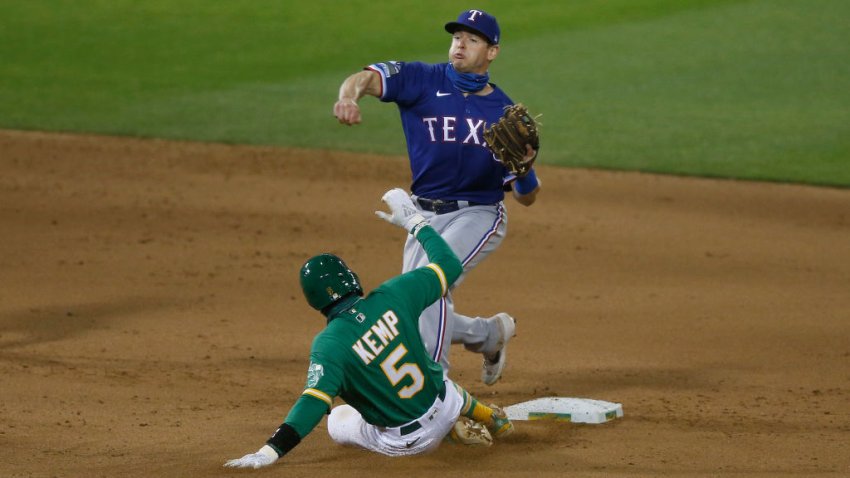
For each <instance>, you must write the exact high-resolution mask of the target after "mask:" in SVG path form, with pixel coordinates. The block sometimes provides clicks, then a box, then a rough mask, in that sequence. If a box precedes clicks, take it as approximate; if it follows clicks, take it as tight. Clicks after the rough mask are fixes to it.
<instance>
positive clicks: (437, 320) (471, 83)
mask: <svg viewBox="0 0 850 478" xmlns="http://www.w3.org/2000/svg"><path fill="white" fill-rule="evenodd" d="M445 29H446V31H448V32H449V33H451V35H452V40H451V46H450V47H449V62H447V63H440V64H426V63H420V62H402V61H385V62H379V63H374V64H371V65H368V66H367V67H366V68H364V70H363V71H360V72H357V73H354V74H353V75H351V76H349V77H348V78H346V79H345V81H344V82H343V83H342V85H341V86H340V90H339V100H338V101H337V102H336V104H335V105H334V115H335V116H336V117H337V119H338V120H339V122H340V123H342V124H345V125H354V124H358V123H360V122H361V115H360V108H359V106H358V104H357V101H358V100H360V98H362V97H363V96H366V95H370V96H375V97H377V98H379V99H380V100H381V101H384V102H394V103H396V105H397V106H398V109H399V112H400V115H401V123H402V126H403V129H404V135H405V138H406V140H407V151H408V156H409V159H410V168H411V172H412V177H413V183H412V185H411V191H412V195H411V197H412V199H413V202H414V204H415V205H416V207H417V208H418V209H419V213H420V214H422V215H423V216H424V217H425V218H426V219H427V220H428V221H429V222H430V224H431V225H432V227H434V229H436V230H437V231H438V232H439V233H440V235H441V236H442V237H443V238H444V239H445V240H446V242H447V243H448V244H449V245H450V247H451V248H452V250H453V251H454V253H455V254H456V255H457V256H458V257H459V258H460V260H461V262H462V264H463V275H462V276H461V278H460V279H459V280H458V281H457V282H456V283H455V287H456V286H457V285H458V284H459V283H460V282H462V281H463V279H464V277H465V276H466V274H467V273H469V271H470V270H472V269H473V268H474V267H475V266H476V265H478V264H479V263H480V262H481V261H482V260H484V258H485V257H487V256H488V255H489V254H490V253H491V252H493V251H495V250H496V249H497V248H498V247H499V245H500V244H501V242H502V240H503V239H504V237H505V234H506V231H507V222H508V217H507V213H506V210H505V207H504V204H503V199H504V196H505V192H506V191H511V193H512V196H513V197H514V198H515V199H516V201H517V202H519V203H520V204H522V205H524V206H530V205H531V204H533V203H534V202H535V199H536V197H537V194H538V192H539V191H540V181H539V179H538V178H537V174H536V172H535V171H534V169H533V168H532V170H531V172H530V173H529V174H528V175H526V176H523V177H522V178H516V177H515V176H513V175H511V174H509V173H508V171H507V170H506V169H505V167H504V166H503V165H502V163H500V162H499V161H498V160H497V159H496V158H495V157H494V155H493V153H492V152H491V151H490V150H489V149H488V148H487V145H486V143H485V141H484V135H483V133H484V130H485V129H486V128H487V127H488V126H489V125H491V124H493V123H495V122H497V121H498V120H499V118H501V116H502V114H503V112H504V108H505V107H506V106H509V105H511V104H513V101H512V100H511V99H510V98H509V97H508V95H507V94H505V92H504V91H502V90H501V89H500V88H499V87H498V86H496V85H495V84H493V83H490V81H489V80H490V79H489V75H488V68H489V65H490V63H491V62H492V61H493V60H495V58H496V57H497V55H498V54H499V42H500V40H501V38H500V36H501V33H500V29H499V24H498V22H497V21H496V18H494V17H493V16H492V15H490V14H488V13H487V12H484V11H482V10H466V11H463V12H461V13H460V15H459V16H458V17H457V20H455V21H452V22H449V23H447V24H446V25H445ZM527 153H528V154H527V156H526V158H525V159H526V160H533V159H534V158H535V157H536V155H537V152H536V151H535V150H533V149H532V148H531V146H528V147H527ZM427 263H428V257H427V254H426V253H425V251H424V249H423V248H422V247H421V245H420V244H419V243H418V242H417V241H416V240H414V239H411V238H408V240H407V242H406V244H405V246H404V261H403V271H404V272H407V271H411V270H415V269H417V268H419V267H422V266H424V265H426V264H427ZM419 328H420V335H421V337H422V340H423V342H424V344H425V347H426V349H427V350H428V351H429V353H430V354H431V357H432V358H433V359H434V360H435V361H437V362H439V363H440V364H441V365H443V369H444V370H445V371H446V372H448V369H449V360H448V353H449V348H450V344H451V343H462V344H464V346H465V347H466V348H467V349H468V350H470V351H473V352H478V353H481V354H483V356H484V365H483V371H482V380H483V381H484V383H486V384H488V385H491V384H493V383H495V382H496V381H497V380H498V379H499V378H500V377H501V375H502V371H503V370H504V367H505V359H506V346H507V343H508V341H509V340H510V339H511V337H513V336H514V335H515V331H516V323H515V320H514V318H513V317H511V316H510V315H509V314H507V313H504V312H502V313H498V314H496V315H495V316H492V317H486V318H485V317H469V316H466V315H462V314H460V313H458V312H456V311H455V308H454V303H453V300H452V296H451V294H447V295H446V296H445V297H443V298H441V299H440V300H439V301H437V302H436V303H434V304H433V305H431V306H430V307H429V308H427V309H426V310H425V311H424V312H423V316H422V320H420V321H419Z"/></svg>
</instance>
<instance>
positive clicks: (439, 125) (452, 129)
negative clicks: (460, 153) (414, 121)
mask: <svg viewBox="0 0 850 478" xmlns="http://www.w3.org/2000/svg"><path fill="white" fill-rule="evenodd" d="M422 122H423V123H425V125H426V127H427V129H428V134H429V138H430V140H431V142H432V143H436V142H437V141H442V142H444V143H455V142H457V141H458V140H459V139H460V138H461V137H463V139H462V140H461V143H463V144H476V145H479V146H482V147H486V146H487V143H486V142H485V141H484V130H485V129H486V128H487V122H486V120H484V119H478V118H463V121H462V122H461V125H462V126H465V128H459V127H458V118H457V117H456V116H442V117H430V118H422ZM464 123H465V125H464ZM458 130H460V131H458ZM458 132H460V134H458Z"/></svg>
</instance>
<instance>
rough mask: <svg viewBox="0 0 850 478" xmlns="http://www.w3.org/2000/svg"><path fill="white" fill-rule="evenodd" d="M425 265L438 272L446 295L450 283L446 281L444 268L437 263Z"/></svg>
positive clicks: (441, 287) (441, 286)
mask: <svg viewBox="0 0 850 478" xmlns="http://www.w3.org/2000/svg"><path fill="white" fill-rule="evenodd" d="M425 267H427V268H429V269H431V270H432V271H434V273H435V274H437V278H438V279H440V289H442V291H443V294H442V295H446V292H448V288H449V285H448V284H447V283H446V273H445V272H443V269H442V268H441V267H440V266H438V265H437V264H428V265H427V266H425Z"/></svg>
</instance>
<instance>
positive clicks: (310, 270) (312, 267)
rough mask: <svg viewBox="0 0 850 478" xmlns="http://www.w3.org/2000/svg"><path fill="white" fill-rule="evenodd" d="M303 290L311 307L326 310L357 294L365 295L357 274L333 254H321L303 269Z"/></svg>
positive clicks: (309, 261) (305, 264)
mask: <svg viewBox="0 0 850 478" xmlns="http://www.w3.org/2000/svg"><path fill="white" fill-rule="evenodd" d="M301 290H302V291H303V292H304V297H306V298H307V303H309V304H310V307H312V308H314V309H316V310H324V309H326V308H327V307H330V306H331V305H333V304H335V303H336V302H338V301H340V300H342V299H343V298H344V297H346V296H348V295H350V294H352V293H356V294H357V295H363V288H362V287H361V286H360V279H359V278H358V277H357V274H355V273H354V271H352V270H351V269H349V268H348V266H347V265H345V262H343V261H342V259H340V258H339V257H337V256H335V255H333V254H327V253H325V254H319V255H318V256H314V257H312V258H311V259H310V260H308V261H307V262H306V263H304V265H303V266H302V267H301Z"/></svg>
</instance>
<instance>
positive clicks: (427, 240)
mask: <svg viewBox="0 0 850 478" xmlns="http://www.w3.org/2000/svg"><path fill="white" fill-rule="evenodd" d="M416 239H417V240H419V242H420V243H421V244H422V247H423V248H424V249H425V252H426V253H427V254H428V259H429V260H430V261H431V262H430V263H428V264H427V265H425V266H423V267H420V268H418V269H414V270H412V271H410V272H407V273H405V274H402V275H399V276H396V277H394V278H392V279H390V280H388V281H386V282H384V283H383V284H382V285H381V286H380V287H379V288H378V290H380V291H381V292H383V293H385V294H388V295H391V296H394V297H397V298H398V302H399V303H400V304H402V305H405V304H406V305H407V306H408V307H409V308H410V310H409V312H410V314H411V315H412V316H414V317H418V316H419V315H420V314H421V312H422V311H423V310H425V308H426V307H428V306H429V305H431V304H433V303H434V302H436V301H437V299H439V298H440V297H442V296H444V295H446V293H448V291H449V288H450V287H451V286H452V284H454V282H455V281H456V280H457V279H458V277H460V274H461V273H462V272H463V265H462V264H461V262H460V260H459V259H458V258H457V256H456V255H455V253H454V252H453V251H452V249H451V248H450V247H449V245H448V244H447V243H446V241H445V240H444V239H443V238H442V237H441V236H440V234H439V233H437V231H435V230H434V228H432V227H430V226H425V227H423V228H422V229H421V230H420V231H419V233H418V234H417V235H416Z"/></svg>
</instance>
